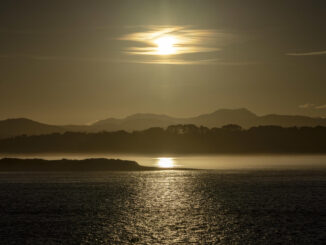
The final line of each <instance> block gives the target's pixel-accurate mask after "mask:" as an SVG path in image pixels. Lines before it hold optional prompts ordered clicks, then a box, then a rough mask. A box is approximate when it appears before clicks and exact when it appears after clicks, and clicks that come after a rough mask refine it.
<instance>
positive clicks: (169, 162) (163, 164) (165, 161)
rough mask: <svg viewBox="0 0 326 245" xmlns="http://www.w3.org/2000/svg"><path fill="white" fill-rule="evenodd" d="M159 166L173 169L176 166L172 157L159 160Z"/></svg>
mask: <svg viewBox="0 0 326 245" xmlns="http://www.w3.org/2000/svg"><path fill="white" fill-rule="evenodd" d="M157 165H158V166H159V167H161V168H172V167H173V166H174V160H173V158H170V157H161V158H158V161H157Z"/></svg>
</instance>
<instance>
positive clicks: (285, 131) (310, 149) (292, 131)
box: [0, 124, 326, 153]
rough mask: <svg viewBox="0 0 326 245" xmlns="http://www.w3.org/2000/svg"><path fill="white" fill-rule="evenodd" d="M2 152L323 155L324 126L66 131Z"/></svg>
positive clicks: (1, 147)
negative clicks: (95, 131) (97, 131)
mask: <svg viewBox="0 0 326 245" xmlns="http://www.w3.org/2000/svg"><path fill="white" fill-rule="evenodd" d="M0 151H1V152H7V153H9V152H11V153H36V152H121V153H122V152H124V153H326V127H320V126H318V127H301V128H298V127H290V128H282V127H279V126H259V127H252V128H250V129H242V128H241V127H240V126H238V125H234V124H231V125H226V126H223V127H222V128H212V129H209V128H207V127H203V126H201V127H197V126H195V125H193V124H187V125H181V124H179V125H171V126H169V127H167V128H166V129H163V128H159V127H155V128H150V129H147V130H143V131H134V132H131V133H130V132H126V131H116V132H100V133H77V132H66V133H63V134H59V133H55V134H50V135H40V136H19V137H14V138H10V139H2V140H0Z"/></svg>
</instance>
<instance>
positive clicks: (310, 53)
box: [286, 50, 326, 56]
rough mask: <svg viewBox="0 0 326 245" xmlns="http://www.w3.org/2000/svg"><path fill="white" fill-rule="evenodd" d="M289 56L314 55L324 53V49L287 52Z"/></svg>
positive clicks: (325, 51)
mask: <svg viewBox="0 0 326 245" xmlns="http://www.w3.org/2000/svg"><path fill="white" fill-rule="evenodd" d="M286 55H289V56H314V55H326V50H322V51H314V52H304V53H287V54H286Z"/></svg>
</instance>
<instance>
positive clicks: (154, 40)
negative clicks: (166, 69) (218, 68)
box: [118, 26, 233, 64]
mask: <svg viewBox="0 0 326 245" xmlns="http://www.w3.org/2000/svg"><path fill="white" fill-rule="evenodd" d="M134 28H136V27H134ZM140 28H141V29H142V30H141V31H134V32H130V33H128V34H125V35H123V36H121V37H119V38H118V40H121V41H125V44H126V47H125V48H124V49H123V51H124V53H125V54H127V55H133V56H136V57H137V58H136V59H137V61H136V62H138V63H153V64H207V63H212V60H215V59H216V58H215V57H214V58H213V59H212V58H211V57H210V58H204V59H202V58H201V59H198V58H197V59H196V58H194V56H191V57H190V56H187V55H189V54H194V55H196V54H197V55H199V54H200V55H201V56H202V55H203V54H212V53H217V52H218V51H220V50H221V46H222V45H223V44H224V43H225V42H226V41H227V40H229V39H232V38H233V37H232V35H231V34H227V33H224V32H219V31H217V30H214V29H198V28H192V27H189V26H141V27H140ZM138 29H139V28H138ZM128 31H132V28H128ZM162 38H171V39H172V40H173V44H172V48H173V51H172V52H170V53H168V55H162V52H160V49H159V45H158V41H159V40H160V39H162ZM184 55H186V57H185V56H184ZM146 56H149V57H154V58H153V59H149V58H148V57H147V58H146ZM180 56H183V57H182V58H180ZM176 57H178V58H176ZM214 62H215V61H214Z"/></svg>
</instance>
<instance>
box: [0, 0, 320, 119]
mask: <svg viewBox="0 0 326 245" xmlns="http://www.w3.org/2000/svg"><path fill="white" fill-rule="evenodd" d="M325 30H326V1H322V0H321V1H319V0H311V1H303V0H273V1H263V0H248V1H243V0H237V1H234V0H225V1H219V0H170V1H169V0H155V1H153V0H128V1H127V0H117V1H113V0H112V1H104V0H103V1H97V0H92V1H88V0H78V1H77V0H75V1H74V0H56V1H44V0H24V1H23V0H20V1H18V0H2V1H1V3H0V119H6V118H18V117H26V118H30V119H33V120H37V121H41V122H45V123H50V124H85V123H91V122H94V121H96V120H100V119H104V118H107V117H118V118H119V117H125V116H128V115H130V114H134V113H157V114H167V115H171V116H177V117H189V116H196V115H199V114H203V113H209V112H213V111H215V110H217V109H220V108H230V109H233V108H247V109H249V110H251V111H253V112H254V113H256V114H258V115H265V114H272V113H277V114H290V115H293V114H296V115H298V114H300V115H308V116H316V117H317V116H319V117H326V95H325V94H326V93H325V92H326V32H325Z"/></svg>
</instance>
